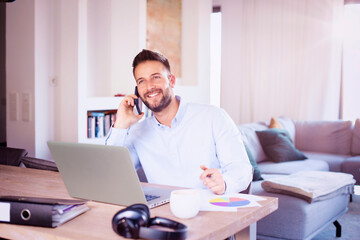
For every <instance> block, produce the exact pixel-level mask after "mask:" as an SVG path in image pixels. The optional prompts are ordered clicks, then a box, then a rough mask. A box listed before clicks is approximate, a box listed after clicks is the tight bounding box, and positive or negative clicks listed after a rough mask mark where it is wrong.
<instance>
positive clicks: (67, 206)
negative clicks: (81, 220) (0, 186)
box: [0, 196, 89, 228]
mask: <svg viewBox="0 0 360 240" xmlns="http://www.w3.org/2000/svg"><path fill="white" fill-rule="evenodd" d="M85 203H86V201H84V200H68V199H52V198H30V197H18V196H0V222H3V223H11V224H20V225H31V226H40V227H52V228H54V227H57V226H59V225H61V224H63V223H65V222H67V221H69V220H71V219H73V218H75V217H77V216H79V215H80V214H82V213H84V212H86V211H88V210H89V207H88V206H87V205H86V204H85Z"/></svg>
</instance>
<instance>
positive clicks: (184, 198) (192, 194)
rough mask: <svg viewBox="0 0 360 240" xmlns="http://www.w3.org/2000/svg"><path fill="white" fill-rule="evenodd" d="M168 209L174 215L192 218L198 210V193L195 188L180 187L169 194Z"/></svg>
mask: <svg viewBox="0 0 360 240" xmlns="http://www.w3.org/2000/svg"><path fill="white" fill-rule="evenodd" d="M170 210H171V212H172V214H174V216H175V217H178V218H183V219H185V218H192V217H195V216H196V215H197V214H198V212H199V210H200V193H199V192H198V191H197V190H195V189H181V190H175V191H172V192H171V194H170Z"/></svg>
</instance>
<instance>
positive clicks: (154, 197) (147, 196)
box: [145, 194, 160, 201]
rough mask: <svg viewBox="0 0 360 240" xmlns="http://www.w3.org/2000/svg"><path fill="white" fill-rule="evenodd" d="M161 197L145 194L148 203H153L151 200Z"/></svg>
mask: <svg viewBox="0 0 360 240" xmlns="http://www.w3.org/2000/svg"><path fill="white" fill-rule="evenodd" d="M159 197H160V196H156V195H149V194H145V198H146V201H151V200H153V199H156V198H159Z"/></svg>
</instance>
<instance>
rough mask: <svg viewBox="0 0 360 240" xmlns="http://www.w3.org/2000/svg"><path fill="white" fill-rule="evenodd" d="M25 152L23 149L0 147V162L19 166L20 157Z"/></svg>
mask: <svg viewBox="0 0 360 240" xmlns="http://www.w3.org/2000/svg"><path fill="white" fill-rule="evenodd" d="M27 153H28V152H27V151H26V150H25V149H20V148H9V147H0V164H3V165H10V166H19V165H20V160H21V158H22V157H25V156H26V155H27Z"/></svg>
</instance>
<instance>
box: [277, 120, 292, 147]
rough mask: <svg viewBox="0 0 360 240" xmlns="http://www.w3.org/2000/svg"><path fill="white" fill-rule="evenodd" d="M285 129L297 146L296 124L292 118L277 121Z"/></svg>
mask: <svg viewBox="0 0 360 240" xmlns="http://www.w3.org/2000/svg"><path fill="white" fill-rule="evenodd" d="M276 120H277V121H278V122H279V123H280V125H281V126H282V128H283V129H285V130H286V131H287V132H288V133H289V136H290V139H291V140H292V142H293V143H294V145H295V123H294V121H293V120H292V119H291V118H288V117H285V116H282V117H279V118H277V119H276Z"/></svg>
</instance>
